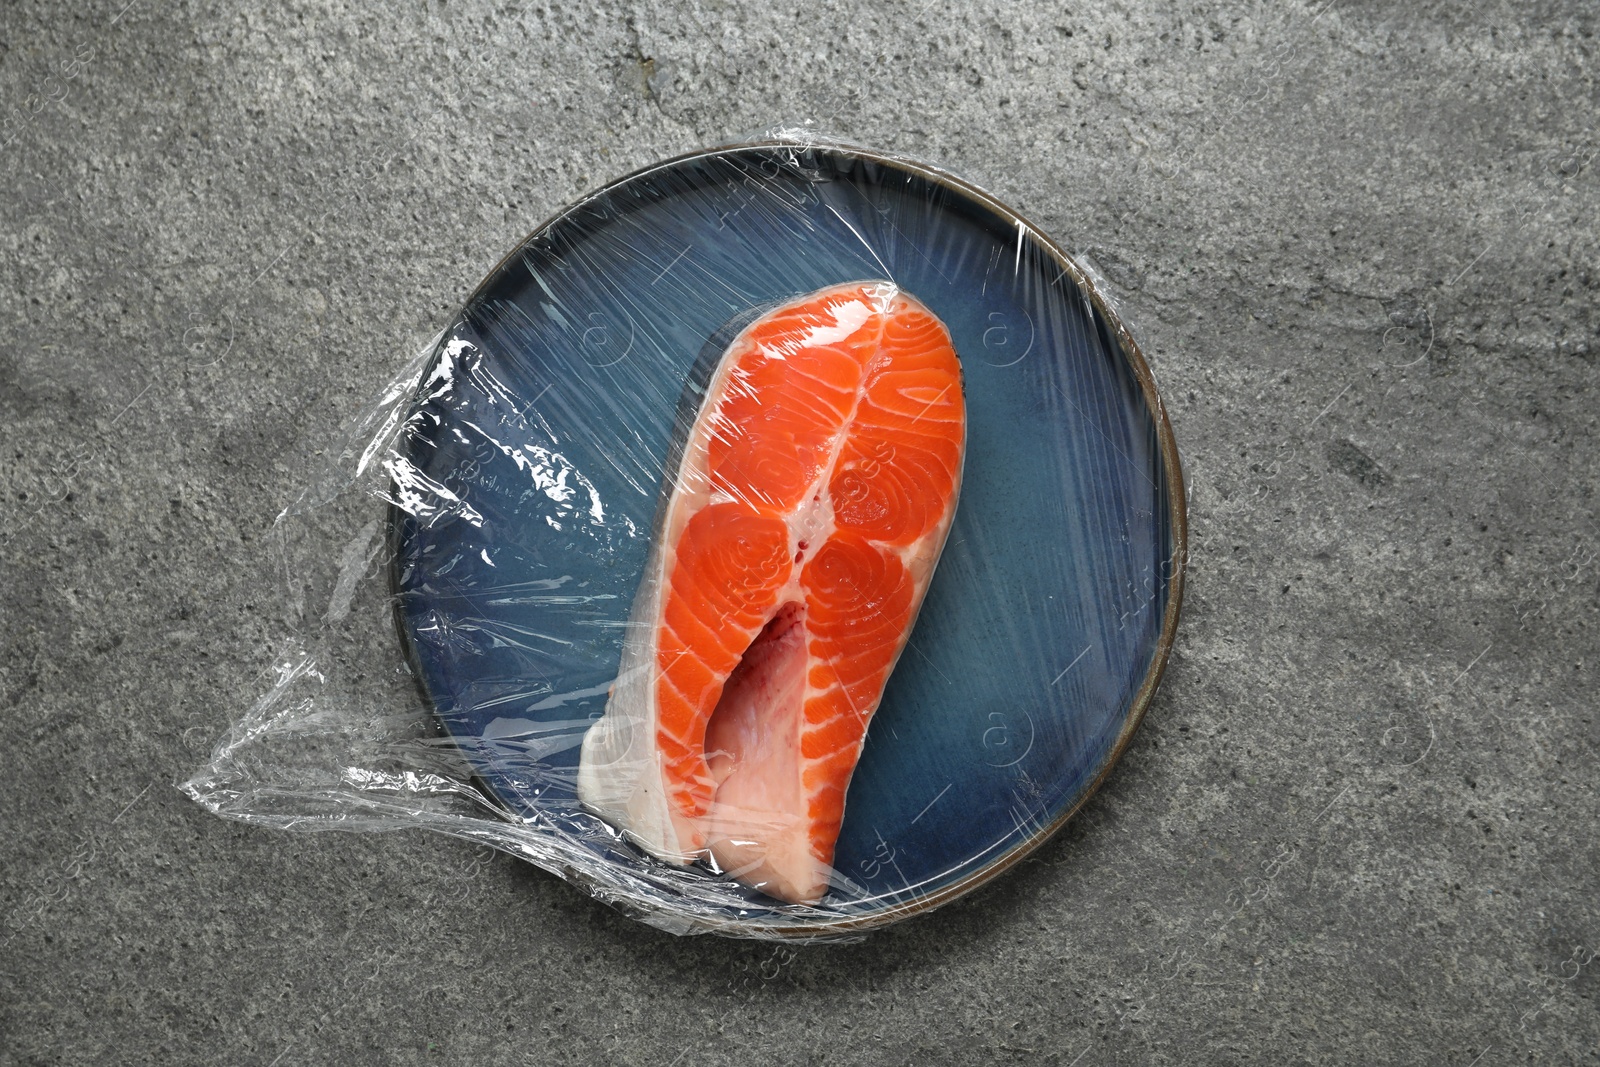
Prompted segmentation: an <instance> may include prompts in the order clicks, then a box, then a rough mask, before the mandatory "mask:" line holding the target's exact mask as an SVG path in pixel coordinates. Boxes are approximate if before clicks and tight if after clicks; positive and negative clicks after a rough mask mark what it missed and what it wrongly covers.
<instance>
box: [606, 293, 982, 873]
mask: <svg viewBox="0 0 1600 1067" xmlns="http://www.w3.org/2000/svg"><path fill="white" fill-rule="evenodd" d="M685 421H687V420H685ZM680 435H681V438H680V444H681V454H680V457H679V459H678V462H677V464H676V466H675V467H673V465H672V464H671V462H670V461H669V463H668V466H669V468H671V469H668V470H667V472H666V476H665V477H666V480H665V484H664V485H663V487H662V494H663V503H662V506H661V510H660V512H659V513H658V516H657V522H656V532H655V539H654V541H653V542H652V545H651V550H650V555H649V558H648V561H647V562H646V565H645V573H644V577H643V580H642V581H641V583H640V587H639V592H638V594H637V596H636V597H635V600H634V607H633V612H632V615H631V617H630V619H629V623H628V632H627V637H626V639H625V641H624V643H623V650H622V662H621V665H620V667H619V670H618V674H617V679H616V682H615V683H614V684H613V686H612V687H611V692H610V697H609V699H608V701H607V704H606V709H605V714H604V715H603V716H602V717H601V718H600V719H599V720H597V721H596V722H595V723H594V725H593V726H591V727H590V729H589V731H588V733H587V734H585V736H584V741H583V751H582V756H581V760H580V763H579V769H578V797H579V800H580V801H581V803H582V804H583V806H584V807H585V808H586V809H587V810H589V811H590V812H592V813H593V814H595V815H597V816H599V817H600V818H602V819H604V820H605V821H606V822H608V823H609V824H611V826H613V827H614V828H616V829H617V830H619V831H621V832H622V833H623V834H624V835H625V836H626V837H627V838H629V839H630V840H632V841H633V842H635V843H636V844H638V845H639V846H640V847H642V848H643V849H645V850H646V851H647V852H649V853H651V854H652V855H654V856H656V857H658V858H660V859H663V860H666V861H668V862H672V863H677V864H683V865H688V864H693V863H697V862H699V863H704V864H706V865H707V866H710V867H711V868H712V869H713V870H715V871H719V872H722V873H725V874H726V875H728V876H730V877H732V878H734V879H737V880H738V881H740V882H742V883H744V884H746V885H748V886H751V887H753V888H756V889H758V890H760V891H762V892H764V893H766V894H767V895H769V896H772V897H775V898H777V899H779V900H783V901H788V902H791V903H803V904H814V903H816V902H818V901H820V900H821V899H822V897H823V896H824V894H826V893H827V891H828V889H829V885H830V876H831V874H832V870H833V867H832V864H833V854H834V846H835V843H836V841H837V840H838V837H839V829H840V826H841V825H842V822H843V819H844V808H845V794H846V791H847V789H848V787H849V784H850V778H851V776H852V775H853V774H854V772H855V767H856V762H857V761H858V759H859V758H860V755H861V747H862V744H863V742H864V741H865V739H866V733H867V725H868V723H869V722H870V720H871V719H872V716H873V713H874V712H875V711H877V709H878V705H879V703H880V701H881V700H882V698H883V692H884V687H885V685H886V684H887V682H888V680H889V674H890V672H891V671H893V670H894V666H895V663H896V661H897V660H898V659H899V657H900V654H901V652H902V651H903V650H904V648H905V646H906V643H907V641H908V640H909V639H910V636H911V628H912V625H913V624H914V623H915V622H916V618H917V612H918V610H919V609H920V607H921V605H922V601H923V597H924V595H925V594H926V593H927V591H928V583H929V581H930V579H931V578H932V576H933V570H934V565H935V564H936V563H937V562H938V559H939V553H940V551H941V550H942V549H943V547H944V542H945V538H946V536H947V535H948V533H949V531H950V524H951V521H952V520H953V518H954V516H955V509H956V497H957V495H958V494H959V492H960V488H961V472H962V463H963V459H964V456H965V451H966V400H965V397H964V396H963V393H962V378H961V364H960V362H959V360H958V359H957V356H956V352H955V349H954V347H953V346H952V345H951V341H950V334H949V331H948V330H946V329H945V326H944V324H943V323H942V322H940V321H939V319H938V318H937V317H936V316H935V315H934V314H933V313H932V312H930V311H929V310H928V309H927V308H926V307H924V306H923V305H922V304H921V303H920V302H919V301H917V300H916V299H915V298H913V297H911V296H910V295H909V294H907V293H904V292H902V291H900V289H899V288H898V287H896V286H895V285H894V284H892V283H890V282H883V281H865V282H852V283H850V284H846V285H838V286H833V287H830V288H827V289H823V290H821V291H819V292H815V293H812V294H810V295H808V296H804V297H801V298H799V299H796V300H792V301H790V302H789V303H786V304H783V305H781V306H779V307H777V308H775V309H774V310H772V311H770V312H768V313H766V314H764V315H762V316H761V317H760V318H758V319H756V320H755V321H754V322H753V323H751V324H750V325H749V326H747V327H746V328H745V329H744V330H743V331H742V332H740V333H739V334H738V335H737V336H736V337H735V338H734V339H733V341H732V343H731V344H730V345H729V346H728V348H727V350H726V352H724V353H723V354H722V355H721V357H720V360H718V361H717V363H716V364H715V369H714V370H712V372H711V375H710V379H709V381H708V382H707V384H706V389H705V397H704V400H703V401H701V403H700V405H699V408H698V410H697V411H695V412H694V414H693V420H692V423H690V424H688V426H687V429H686V430H684V429H683V427H682V426H680Z"/></svg>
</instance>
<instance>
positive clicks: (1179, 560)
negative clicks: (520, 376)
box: [386, 136, 1189, 941]
mask: <svg viewBox="0 0 1600 1067" xmlns="http://www.w3.org/2000/svg"><path fill="white" fill-rule="evenodd" d="M751 150H757V151H759V150H769V151H787V152H792V153H804V152H825V153H831V154H834V155H837V156H842V157H846V158H853V159H855V160H858V161H861V162H866V163H871V164H874V165H878V166H883V167H887V168H889V169H891V170H894V169H898V170H902V171H909V172H911V173H912V174H915V175H917V176H918V177H921V178H923V179H924V180H926V181H928V182H931V183H932V184H934V185H937V186H944V187H946V188H949V189H951V190H953V191H955V192H957V193H959V194H961V195H962V196H965V197H967V198H969V199H970V200H972V201H974V202H976V203H977V204H978V205H979V206H980V207H982V208H983V209H985V210H987V211H989V212H991V213H993V214H994V215H995V216H996V217H997V218H999V219H1001V220H1004V221H1006V222H1008V223H1010V224H1011V225H1013V226H1015V227H1017V228H1018V230H1019V231H1021V232H1025V233H1027V234H1028V235H1029V236H1031V237H1032V238H1033V239H1034V240H1035V241H1036V242H1037V243H1038V245H1039V246H1040V247H1041V248H1042V249H1043V250H1044V251H1045V252H1046V253H1047V254H1049V255H1050V256H1051V257H1052V258H1053V259H1054V260H1055V261H1056V263H1057V265H1058V266H1059V267H1060V268H1061V270H1062V272H1063V274H1064V275H1065V276H1067V277H1069V278H1070V279H1071V280H1072V282H1073V284H1074V285H1075V286H1076V287H1077V288H1078V291H1079V292H1080V293H1083V294H1084V295H1085V296H1087V297H1088V299H1089V302H1090V305H1091V306H1092V307H1093V308H1094V310H1095V311H1096V312H1097V313H1098V314H1099V315H1100V316H1101V317H1102V318H1103V319H1104V321H1105V323H1106V325H1107V326H1109V327H1110V328H1111V330H1112V332H1113V333H1114V335H1115V336H1116V339H1117V343H1118V347H1119V349H1120V350H1121V353H1122V357H1123V359H1124V360H1125V361H1126V362H1127V364H1128V366H1129V369H1131V370H1132V371H1133V374H1134V377H1135V379H1136V380H1137V381H1138V383H1139V388H1140V391H1141V393H1142V395H1143V397H1144V401H1145V404H1146V406H1147V407H1148V408H1149V409H1150V413H1151V417H1152V420H1153V422H1154V423H1155V429H1156V440H1157V445H1158V448H1159V452H1160V455H1161V460H1162V466H1163V469H1164V472H1165V474H1166V485H1165V488H1166V492H1167V521H1168V523H1169V526H1170V529H1171V531H1172V553H1171V556H1170V557H1169V561H1168V567H1169V570H1170V573H1169V575H1168V577H1167V583H1168V586H1167V588H1168V597H1167V607H1166V612H1165V614H1164V617H1163V619H1162V624H1161V631H1160V633H1159V634H1158V636H1157V638H1156V646H1155V651H1154V653H1153V654H1152V656H1151V660H1150V666H1149V667H1148V668H1147V670H1146V671H1145V676H1144V679H1143V681H1142V682H1141V684H1140V686H1139V689H1138V690H1137V692H1135V694H1134V697H1133V700H1132V702H1131V703H1130V705H1129V708H1128V712H1127V714H1126V716H1125V717H1124V719H1123V724H1122V728H1121V730H1120V731H1119V732H1118V734H1117V739H1116V742H1115V743H1114V744H1113V745H1112V746H1111V749H1110V751H1109V752H1108V753H1107V754H1106V756H1105V757H1104V759H1103V761H1102V762H1101V765H1100V767H1099V769H1098V770H1097V772H1096V774H1095V777H1094V778H1093V780H1092V781H1090V782H1089V783H1088V784H1087V785H1086V786H1084V787H1083V788H1082V789H1081V790H1080V791H1079V794H1078V796H1077V797H1075V798H1074V799H1073V801H1072V803H1071V804H1070V805H1068V806H1067V807H1064V808H1063V809H1062V811H1061V812H1060V814H1059V815H1057V816H1056V817H1055V818H1054V819H1052V820H1051V821H1050V823H1048V824H1047V825H1044V826H1041V827H1039V828H1038V829H1036V830H1035V831H1034V832H1033V833H1031V834H1029V835H1028V836H1027V837H1026V838H1023V839H1022V840H1021V841H1018V842H1017V843H1016V844H1015V845H1013V846H1012V847H1011V848H1009V849H1007V850H1006V851H1005V852H1003V853H1001V854H1000V855H999V856H997V857H995V858H993V859H991V860H989V861H987V862H986V863H984V864H983V865H982V866H980V867H978V868H977V869H976V870H974V871H972V872H971V873H969V874H967V875H965V876H963V877H961V878H958V879H956V880H955V881H953V882H951V883H950V884H948V885H946V886H943V887H941V888H940V889H937V890H934V891H933V892H931V893H928V894H926V895H925V896H921V897H918V898H917V899H916V900H913V901H906V902H900V903H894V904H889V905H887V906H884V907H881V908H878V909H876V910H874V911H871V912H868V913H865V914H861V915H844V916H840V917H838V918H836V919H796V920H793V921H790V922H763V921H760V920H734V919H730V920H728V921H727V922H726V923H718V922H710V923H708V929H709V930H711V931H712V932H716V933H723V934H728V935H733V936H741V937H755V938H769V939H782V940H790V941H805V940H817V939H829V938H841V937H851V936H859V935H862V934H865V933H867V932H869V931H871V930H876V929H879V928H881V927H884V926H888V925H890V924H892V923H896V922H899V921H901V920H903V919H908V918H911V917H912V916H914V915H921V914H925V913H927V912H930V911H933V910H935V909H937V908H940V907H942V906H944V905H945V904H949V903H951V902H952V901H954V900H956V899H958V898H960V897H963V896H966V895H967V894H968V893H971V892H973V891H975V890H977V889H980V888H982V887H983V886H985V885H987V884H988V883H989V882H991V881H993V880H994V879H995V878H998V877H1000V876H1001V875H1002V874H1005V873H1006V872H1007V871H1009V870H1010V869H1011V868H1012V867H1015V866H1016V865H1017V864H1019V863H1021V862H1022V861H1023V860H1025V859H1027V858H1028V857H1029V856H1030V855H1032V854H1033V853H1034V852H1035V851H1037V850H1038V849H1039V848H1040V847H1041V846H1042V845H1043V844H1044V843H1045V842H1046V841H1048V840H1050V839H1051V838H1052V837H1054V836H1055V835H1056V834H1057V833H1059V832H1060V831H1061V830H1062V829H1063V828H1064V827H1065V826H1066V824H1067V823H1069V822H1070V821H1072V818H1073V817H1074V816H1076V815H1077V814H1078V813H1079V812H1080V811H1082V810H1083V808H1084V807H1085V806H1086V805H1087V804H1088V803H1089V801H1090V800H1092V799H1093V798H1094V796H1095V794H1096V793H1098V792H1099V791H1100V787H1101V786H1102V785H1104V784H1105V781H1106V779H1107V778H1109V777H1110V775H1111V772H1112V770H1113V769H1114V768H1115V767H1116V765H1117V764H1118V763H1119V762H1120V761H1121V759H1122V756H1123V755H1124V753H1125V752H1126V751H1127V748H1128V746H1129V745H1130V744H1131V743H1132V741H1133V736H1134V734H1135V733H1137V732H1138V729H1139V726H1140V725H1141V724H1142V723H1143V722H1144V717H1145V714H1146V713H1147V712H1148V711H1149V708H1150V704H1151V703H1152V702H1153V700H1154V698H1155V694H1156V690H1157V689H1158V687H1159V686H1160V683H1161V679H1162V677H1163V676H1164V675H1165V673H1166V667H1167V661H1168V659H1169V658H1170V656H1171V653H1172V646H1173V643H1174V641H1175V639H1176V637H1177V628H1178V619H1179V615H1180V614H1181V611H1182V607H1183V591H1184V582H1185V576H1186V574H1187V571H1188V562H1189V520H1188V497H1187V493H1186V491H1185V485H1184V480H1183V467H1182V461H1181V458H1180V455H1179V452H1178V444H1177V439H1176V438H1175V436H1174V435H1173V432H1172V423H1171V421H1170V420H1169V418H1168V416H1167V407H1166V403H1165V402H1164V401H1163V400H1162V398H1161V392H1160V389H1159V387H1158V386H1157V383H1156V379H1155V374H1154V372H1153V371H1152V370H1151V369H1150V365H1149V363H1148V362H1147V361H1146V360H1145V357H1144V352H1143V350H1142V349H1141V348H1140V346H1139V343H1138V341H1137V340H1136V339H1135V338H1134V336H1133V334H1132V332H1131V331H1129V329H1128V327H1127V325H1126V324H1125V323H1124V322H1123V321H1122V317H1121V316H1120V315H1118V314H1117V311H1116V309H1115V307H1114V306H1113V305H1112V303H1111V301H1110V300H1109V299H1108V298H1107V297H1106V295H1105V294H1104V293H1103V292H1102V291H1101V289H1100V287H1099V286H1098V285H1097V284H1096V282H1095V278H1094V276H1093V275H1091V274H1090V273H1089V272H1088V271H1086V270H1085V269H1084V268H1083V267H1082V266H1081V265H1079V263H1078V262H1077V261H1076V260H1075V259H1073V257H1072V256H1071V255H1070V254H1069V253H1068V252H1067V251H1066V250H1065V249H1063V248H1062V247H1061V246H1060V245H1059V244H1057V243H1056V242H1055V240H1054V239H1052V238H1051V237H1050V236H1049V235H1048V234H1047V233H1046V232H1045V231H1044V230H1043V229H1041V228H1039V227H1038V226H1035V225H1034V224H1033V223H1032V222H1030V221H1028V220H1027V219H1026V218H1025V217H1024V216H1023V215H1022V214H1021V213H1019V212H1018V211H1016V210H1015V209H1013V208H1011V207H1008V206H1007V205H1006V204H1004V203H1002V202H1001V201H1000V200H998V199H996V198H995V197H994V196H992V195H991V194H990V193H988V192H986V191H985V190H984V189H982V188H980V187H979V186H976V185H974V184H972V183H971V182H969V181H967V180H966V179H964V178H962V177H960V176H959V175H956V174H953V173H951V172H950V171H947V170H944V169H943V168H941V167H937V166H935V165H933V164H930V163H925V162H923V161H921V160H917V159H913V158H910V157H908V156H904V155H899V154H896V153H891V152H883V151H879V150H877V149H874V148H869V147H867V146H865V145H859V144H856V143H853V142H850V141H846V140H834V139H828V138H807V139H805V140H799V139H794V140H791V139H786V138H783V137H781V136H780V137H764V138H760V139H757V140H744V141H729V142H724V143H722V144H719V145H713V146H710V147H706V148H698V149H695V150H693V151H689V152H684V153H681V154H679V155H676V156H671V157H669V158H667V159H662V160H658V161H656V162H654V163H651V164H648V165H647V166H644V167H640V168H638V169H636V170H633V171H630V172H628V173H627V174H624V175H622V176H621V177H618V178H614V179H612V180H611V181H609V182H606V183H605V184H603V185H600V186H597V187H596V188H594V189H593V190H591V191H590V192H587V193H585V194H583V195H582V196H581V197H579V198H578V199H577V200H574V201H572V202H571V203H568V204H566V205H563V206H562V207H561V208H560V209H558V210H557V211H555V212H554V213H553V214H551V215H549V216H548V217H547V218H545V219H544V220H543V221H542V222H540V223H539V224H538V225H537V226H535V227H534V228H533V229H532V230H530V231H529V232H528V234H527V235H526V236H525V237H523V238H522V240H520V241H518V242H517V243H516V244H515V245H514V246H513V247H512V249H511V250H510V251H509V252H507V253H506V254H505V255H504V256H503V257H501V258H500V260H499V261H498V262H496V263H495V265H494V266H493V267H491V268H490V269H489V270H488V272H487V273H486V274H485V275H484V276H483V280H482V281H481V282H479V283H478V285H477V286H476V287H475V288H474V289H473V290H472V291H471V293H469V294H468V295H467V296H466V297H465V298H464V299H463V300H462V301H461V302H460V303H459V304H458V305H457V306H458V308H460V309H461V310H465V309H466V308H468V307H470V306H471V305H473V304H474V303H477V302H478V300H479V298H480V297H481V296H482V295H483V294H484V292H485V290H487V289H489V288H490V286H491V285H492V284H493V283H494V282H496V281H497V280H498V279H499V278H500V276H501V273H502V272H503V271H504V270H505V269H506V268H507V267H508V266H509V265H510V264H511V263H512V262H513V261H514V260H515V259H516V258H517V257H518V256H519V255H520V254H521V253H522V251H523V250H524V249H525V248H527V247H528V245H529V244H530V243H531V242H532V241H533V240H534V239H535V238H536V237H538V236H539V235H540V234H542V233H545V232H547V231H549V230H550V229H551V228H552V227H553V226H555V225H556V224H557V223H558V222H560V221H561V220H563V219H566V218H568V217H570V216H572V215H574V214H575V213H577V212H578V211H580V210H581V209H582V208H584V207H585V206H587V205H588V204H590V203H592V202H593V201H595V200H598V199H600V198H602V197H604V196H606V195H608V194H610V193H612V192H614V191H615V190H617V189H618V188H620V187H622V186H625V185H627V184H629V183H631V182H634V181H637V180H639V179H641V178H645V177H647V176H649V175H650V174H652V173H654V172H657V171H662V170H668V169H672V168H675V167H678V166H681V165H683V164H685V163H690V162H694V161H699V160H705V159H711V158H715V157H718V156H726V155H732V154H735V153H738V152H744V151H751ZM441 351H442V349H441ZM437 359H438V355H437V352H436V353H435V355H434V356H432V357H430V358H429V360H428V362H427V364H426V365H425V366H424V368H423V371H422V374H421V376H420V378H419V385H420V383H421V382H426V380H427V376H428V370H429V369H430V368H431V367H432V366H433V365H434V363H435V362H436V361H437ZM418 395H419V394H418V392H416V391H414V392H413V393H412V397H411V400H410V401H408V403H414V402H415V400H416V397H417V396H418ZM393 499H394V497H392V496H391V503H390V505H389V508H388V512H389V515H388V522H387V524H386V525H387V526H388V529H387V531H386V533H387V537H386V541H387V547H388V549H389V551H388V556H389V567H388V571H389V586H390V589H389V592H390V596H391V598H392V600H393V615H394V623H395V629H396V631H397V632H398V634H399V637H400V644H401V650H402V653H403V654H404V656H405V658H406V661H407V663H408V665H409V666H410V667H411V669H412V676H413V678H414V680H415V681H416V687H417V691H418V693H419V694H421V696H422V698H423V701H424V703H425V704H426V705H427V707H428V710H429V711H430V712H431V713H432V716H433V718H434V720H435V722H437V723H438V724H439V726H440V728H441V729H442V730H443V732H444V734H445V735H446V736H448V737H450V738H451V739H452V740H453V741H457V742H458V743H459V741H460V738H458V737H457V736H456V734H455V733H454V732H453V731H451V730H450V729H449V727H448V726H446V725H445V724H444V722H443V718H442V717H441V716H440V715H439V714H438V708H437V706H436V705H435V703H434V700H433V697H432V695H431V694H430V693H429V691H428V688H427V685H426V683H425V681H424V679H423V675H422V672H421V670H420V666H421V664H420V662H419V660H418V657H417V650H416V647H415V643H414V642H413V641H412V639H411V636H410V634H409V633H408V631H407V629H406V625H405V619H404V613H403V611H402V610H401V601H400V597H399V595H398V594H399V586H398V581H399V572H398V566H397V564H398V560H399V553H398V552H397V551H396V549H397V547H398V539H399V530H400V525H401V521H402V519H403V513H402V512H401V511H400V509H399V507H398V505H396V504H394V503H393V502H392V501H393ZM463 755H469V754H468V753H466V752H465V751H464V752H463ZM468 763H469V765H473V764H472V760H471V759H470V758H469V760H468ZM472 778H473V779H474V780H475V781H476V782H477V783H478V785H479V787H480V789H479V791H480V792H482V793H483V794H484V796H485V798H486V799H491V800H493V801H495V802H497V803H498V804H499V805H500V806H501V809H505V808H508V807H509V806H508V805H505V802H504V798H503V797H501V796H500V795H499V792H498V790H496V789H495V788H494V787H493V786H492V785H491V784H490V783H489V782H488V780H487V779H484V778H483V777H482V776H481V775H479V774H478V773H477V770H476V767H475V766H474V770H473V774H472ZM490 810H491V811H494V812H495V814H497V815H499V816H501V817H505V816H506V815H508V814H509V812H508V811H507V810H498V809H497V808H496V807H495V805H493V804H491V805H490ZM530 862H531V861H530ZM535 865H536V866H538V864H537V863H535ZM553 873H556V874H557V875H558V876H562V877H565V876H564V875H562V874H561V872H553ZM569 880H570V879H569ZM579 884H580V885H583V884H584V881H583V880H580V881H579Z"/></svg>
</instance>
